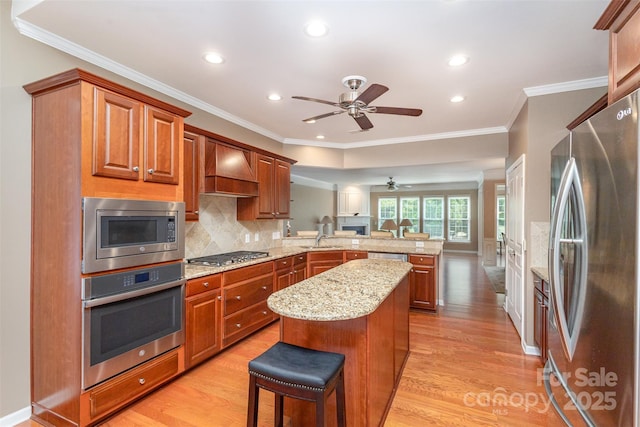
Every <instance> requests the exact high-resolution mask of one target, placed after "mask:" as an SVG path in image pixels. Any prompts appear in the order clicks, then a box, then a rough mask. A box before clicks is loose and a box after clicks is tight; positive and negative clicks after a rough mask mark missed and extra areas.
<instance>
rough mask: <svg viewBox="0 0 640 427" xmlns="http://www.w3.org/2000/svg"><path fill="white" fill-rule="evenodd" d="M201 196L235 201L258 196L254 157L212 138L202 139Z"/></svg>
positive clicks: (249, 152)
mask: <svg viewBox="0 0 640 427" xmlns="http://www.w3.org/2000/svg"><path fill="white" fill-rule="evenodd" d="M204 159H205V166H204V192H205V193H218V194H225V195H231V196H239V197H255V196H257V195H258V182H257V179H256V173H255V166H254V164H255V153H254V152H253V151H252V150H250V149H248V148H244V147H239V146H235V145H232V144H228V143H226V142H223V141H220V140H218V139H214V138H206V140H205V150H204Z"/></svg>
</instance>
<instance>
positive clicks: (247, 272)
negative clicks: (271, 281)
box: [222, 261, 273, 286]
mask: <svg viewBox="0 0 640 427" xmlns="http://www.w3.org/2000/svg"><path fill="white" fill-rule="evenodd" d="M271 273H273V262H271V261H269V262H261V263H260V264H255V265H250V266H248V267H242V268H238V269H235V270H229V271H225V272H224V273H223V274H222V283H223V284H224V285H225V286H228V285H234V284H236V283H239V282H242V281H245V280H248V279H251V278H254V277H256V276H262V275H263V274H271Z"/></svg>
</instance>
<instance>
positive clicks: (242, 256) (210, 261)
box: [187, 251, 269, 267]
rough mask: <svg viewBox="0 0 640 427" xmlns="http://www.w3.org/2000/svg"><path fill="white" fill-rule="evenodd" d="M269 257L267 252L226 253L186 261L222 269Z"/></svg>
mask: <svg viewBox="0 0 640 427" xmlns="http://www.w3.org/2000/svg"><path fill="white" fill-rule="evenodd" d="M267 256H269V252H258V251H235V252H227V253H224V254H216V255H209V256H203V257H198V258H191V259H188V260H187V262H188V263H189V264H196V265H209V266H212V267H222V266H225V265H230V264H239V263H242V262H246V261H251V260H254V259H258V258H264V257H267Z"/></svg>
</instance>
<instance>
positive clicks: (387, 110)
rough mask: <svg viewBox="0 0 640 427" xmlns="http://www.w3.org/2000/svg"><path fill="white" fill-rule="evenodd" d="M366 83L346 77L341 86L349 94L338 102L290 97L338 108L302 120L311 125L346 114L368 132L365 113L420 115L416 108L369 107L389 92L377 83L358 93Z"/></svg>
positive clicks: (359, 79) (356, 77)
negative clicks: (317, 121)
mask: <svg viewBox="0 0 640 427" xmlns="http://www.w3.org/2000/svg"><path fill="white" fill-rule="evenodd" d="M366 82H367V79H366V78H364V77H362V76H347V77H345V78H343V79H342V84H343V85H344V86H346V87H347V88H348V89H350V92H345V93H343V94H341V95H340V98H339V99H340V100H339V101H338V102H332V101H325V100H323V99H316V98H308V97H306V96H292V98H293V99H300V100H303V101H313V102H319V103H321V104H327V105H332V106H334V107H338V108H340V110H337V111H332V112H330V113H325V114H320V115H319V116H314V117H309V118H308V119H304V120H303V122H305V123H313V122H315V121H316V120H320V119H324V118H325V117H331V116H335V115H338V114H342V113H345V112H346V113H348V114H349V115H350V116H351V117H353V119H354V120H355V121H356V123H358V126H360V129H362V130H369V129H371V128H373V123H371V120H369V118H368V117H367V116H366V115H365V113H382V114H396V115H401V116H414V117H417V116H419V115H421V114H422V110H420V109H417V108H398V107H377V106H373V105H369V103H370V102H372V101H373V100H374V99H376V98H378V97H379V96H380V95H382V94H383V93H385V92H386V91H388V90H389V88H388V87H386V86H383V85H379V84H377V83H374V84H372V85H371V86H369V87H368V88H367V89H366V90H365V91H364V92H362V93H360V94H359V93H358V89H359V88H360V87H362V86H363V85H364V84H365V83H366Z"/></svg>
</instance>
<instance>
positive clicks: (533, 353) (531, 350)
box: [522, 341, 540, 356]
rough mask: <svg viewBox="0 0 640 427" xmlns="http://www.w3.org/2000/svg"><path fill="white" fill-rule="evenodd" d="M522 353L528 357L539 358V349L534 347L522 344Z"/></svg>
mask: <svg viewBox="0 0 640 427" xmlns="http://www.w3.org/2000/svg"><path fill="white" fill-rule="evenodd" d="M522 351H524V354H528V355H529V356H540V349H539V348H538V347H537V346H535V345H527V344H525V343H524V341H523V342H522Z"/></svg>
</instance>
